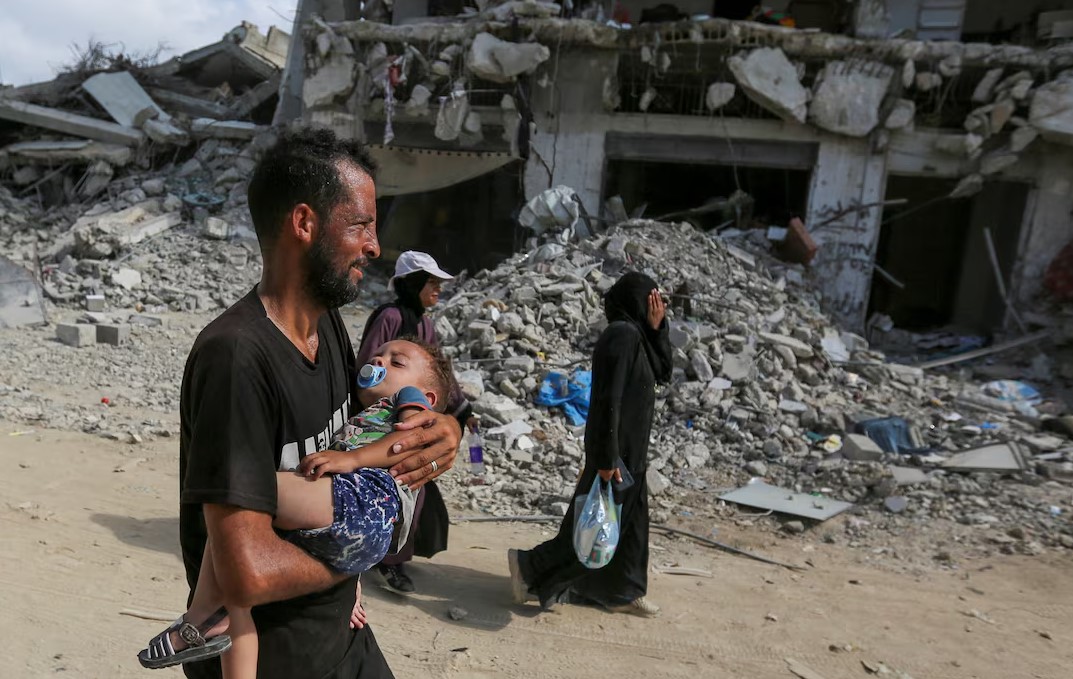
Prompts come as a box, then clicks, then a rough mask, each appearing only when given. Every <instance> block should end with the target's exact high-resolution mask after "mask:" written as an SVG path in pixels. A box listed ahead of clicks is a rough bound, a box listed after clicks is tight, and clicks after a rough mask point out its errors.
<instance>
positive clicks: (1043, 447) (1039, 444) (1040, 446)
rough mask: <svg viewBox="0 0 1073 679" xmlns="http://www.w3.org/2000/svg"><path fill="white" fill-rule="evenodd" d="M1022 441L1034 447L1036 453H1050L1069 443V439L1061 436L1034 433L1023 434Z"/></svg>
mask: <svg viewBox="0 0 1073 679" xmlns="http://www.w3.org/2000/svg"><path fill="white" fill-rule="evenodd" d="M1021 442H1022V443H1024V444H1025V445H1026V446H1028V447H1029V448H1031V449H1032V451H1033V452H1034V453H1037V454H1038V453H1050V452H1053V451H1055V450H1058V449H1059V448H1062V447H1063V446H1065V445H1067V444H1068V443H1069V441H1068V440H1066V439H1064V438H1062V437H1060V436H1052V435H1050V434H1032V435H1031V436H1022V437H1021Z"/></svg>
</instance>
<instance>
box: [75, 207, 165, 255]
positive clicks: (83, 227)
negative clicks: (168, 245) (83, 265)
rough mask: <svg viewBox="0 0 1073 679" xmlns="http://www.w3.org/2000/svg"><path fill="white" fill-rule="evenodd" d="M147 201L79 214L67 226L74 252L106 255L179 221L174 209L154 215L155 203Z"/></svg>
mask: <svg viewBox="0 0 1073 679" xmlns="http://www.w3.org/2000/svg"><path fill="white" fill-rule="evenodd" d="M147 203H149V204H148V205H145V206H143V205H135V206H133V207H129V208H127V209H125V210H120V211H119V212H113V213H106V214H102V215H87V216H84V217H82V218H81V219H79V220H78V221H77V222H75V224H74V226H72V227H71V233H72V234H73V235H74V249H75V251H76V252H77V253H78V254H79V255H81V256H83V257H96V258H100V257H110V256H112V255H113V254H114V253H115V252H116V250H117V249H120V248H124V247H129V246H131V245H136V244H138V243H140V242H142V241H143V240H145V239H146V238H151V237H153V236H156V235H158V234H161V233H163V232H164V231H167V230H168V229H170V228H172V227H173V226H176V225H177V224H180V223H181V222H182V216H181V215H180V214H179V213H177V212H172V213H169V214H162V215H154V214H153V212H155V211H156V210H155V209H154V208H156V206H157V205H158V203H157V202H156V201H147Z"/></svg>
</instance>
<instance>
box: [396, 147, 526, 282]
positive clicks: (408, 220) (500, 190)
mask: <svg viewBox="0 0 1073 679" xmlns="http://www.w3.org/2000/svg"><path fill="white" fill-rule="evenodd" d="M523 170H524V161H513V162H510V163H507V164H505V165H503V166H501V167H498V168H496V169H493V170H491V171H488V172H485V173H484V174H481V175H480V176H477V177H474V178H473V179H468V180H466V181H463V182H459V183H456V184H451V185H450V186H446V187H443V188H438V189H436V190H432V191H420V192H414V193H404V194H400V195H394V196H384V197H381V198H378V199H377V201H376V212H377V221H378V229H379V234H380V247H381V249H382V251H383V252H382V255H381V258H382V260H383V261H384V262H385V264H390V266H394V261H395V259H397V258H398V256H399V254H400V253H402V252H404V251H406V250H421V251H422V252H427V253H429V254H431V255H432V256H433V257H435V258H436V261H437V262H438V263H439V264H440V266H442V267H443V268H444V269H446V270H447V271H449V272H451V273H459V272H461V271H462V270H463V269H465V270H467V271H469V272H470V273H471V274H473V273H476V272H477V271H480V270H481V269H492V268H495V266H497V265H498V264H499V263H500V262H502V261H503V260H505V259H507V258H508V257H510V256H511V255H512V254H513V253H514V251H515V249H516V238H517V234H516V231H517V229H518V228H519V227H518V224H517V220H516V215H517V211H518V206H519V205H521V204H522V203H523V202H524V199H523V196H522V190H521V175H522V172H523Z"/></svg>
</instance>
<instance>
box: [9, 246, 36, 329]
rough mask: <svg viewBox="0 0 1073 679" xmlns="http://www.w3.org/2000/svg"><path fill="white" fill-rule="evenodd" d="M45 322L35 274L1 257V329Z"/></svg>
mask: <svg viewBox="0 0 1073 679" xmlns="http://www.w3.org/2000/svg"><path fill="white" fill-rule="evenodd" d="M44 322H45V316H44V312H43V311H42V309H41V297H40V291H39V290H38V288H37V281H36V279H34V275H33V273H31V272H30V271H29V270H27V269H25V268H24V267H21V266H19V265H18V264H16V263H15V262H13V261H11V260H10V259H8V258H7V257H5V256H3V255H0V328H16V327H18V326H20V325H30V324H33V323H44Z"/></svg>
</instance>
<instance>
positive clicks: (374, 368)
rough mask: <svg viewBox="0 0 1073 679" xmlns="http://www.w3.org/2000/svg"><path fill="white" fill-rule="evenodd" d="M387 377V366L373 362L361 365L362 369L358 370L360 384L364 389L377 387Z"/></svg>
mask: <svg viewBox="0 0 1073 679" xmlns="http://www.w3.org/2000/svg"><path fill="white" fill-rule="evenodd" d="M385 377H387V368H385V367H383V366H380V365H373V364H372V363H366V364H365V365H363V366H361V370H359V371H358V386H359V387H361V388H362V389H368V388H369V387H375V386H376V385H378V384H380V383H381V382H383V381H384V378H385Z"/></svg>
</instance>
